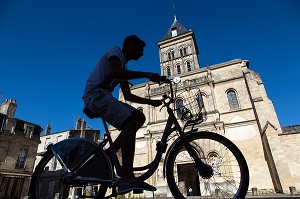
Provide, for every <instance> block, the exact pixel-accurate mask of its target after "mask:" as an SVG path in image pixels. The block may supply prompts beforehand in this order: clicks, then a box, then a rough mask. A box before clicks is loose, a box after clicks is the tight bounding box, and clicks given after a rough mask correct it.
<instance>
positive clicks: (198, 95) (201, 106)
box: [196, 93, 204, 110]
mask: <svg viewBox="0 0 300 199" xmlns="http://www.w3.org/2000/svg"><path fill="white" fill-rule="evenodd" d="M196 101H197V105H198V107H199V109H200V110H201V109H202V108H203V106H204V103H203V99H202V96H201V93H198V94H197V95H196Z"/></svg>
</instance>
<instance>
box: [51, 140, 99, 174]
mask: <svg viewBox="0 0 300 199" xmlns="http://www.w3.org/2000/svg"><path fill="white" fill-rule="evenodd" d="M96 147H97V144H96V143H95V142H93V141H91V140H89V139H85V138H70V139H66V140H62V141H61V142H58V143H56V144H54V145H53V146H52V147H50V148H49V149H48V150H52V151H54V152H55V153H56V154H57V155H58V156H59V157H60V158H61V160H62V161H63V163H64V164H65V165H66V166H67V167H68V168H70V169H72V168H73V167H74V166H76V164H77V163H78V162H80V160H82V159H85V158H87V157H88V156H89V155H90V153H91V152H92V151H93V150H94V149H95V148H96Z"/></svg>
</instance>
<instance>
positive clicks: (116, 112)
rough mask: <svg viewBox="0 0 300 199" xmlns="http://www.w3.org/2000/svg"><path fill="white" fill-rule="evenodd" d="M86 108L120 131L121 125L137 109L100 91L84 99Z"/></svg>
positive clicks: (106, 92) (109, 93)
mask: <svg viewBox="0 0 300 199" xmlns="http://www.w3.org/2000/svg"><path fill="white" fill-rule="evenodd" d="M84 101H85V104H86V106H87V107H88V108H89V109H90V111H92V112H97V113H99V115H100V117H101V118H103V119H104V120H105V121H107V122H108V123H109V124H111V125H112V126H114V127H115V128H117V129H118V130H122V125H123V123H124V122H125V120H127V119H128V118H129V117H130V116H131V115H132V114H131V113H132V112H134V111H136V110H137V109H136V108H134V107H132V106H130V105H128V104H126V103H123V102H121V101H119V100H118V99H116V98H115V97H113V96H112V94H111V92H109V91H107V90H104V89H101V91H100V92H99V93H97V95H95V96H90V97H88V98H85V99H84Z"/></svg>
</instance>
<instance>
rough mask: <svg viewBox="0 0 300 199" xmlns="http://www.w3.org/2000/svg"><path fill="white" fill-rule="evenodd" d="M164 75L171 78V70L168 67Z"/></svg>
mask: <svg viewBox="0 0 300 199" xmlns="http://www.w3.org/2000/svg"><path fill="white" fill-rule="evenodd" d="M166 75H167V76H168V77H170V76H171V69H170V66H167V67H166Z"/></svg>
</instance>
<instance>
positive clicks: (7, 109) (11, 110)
mask: <svg viewBox="0 0 300 199" xmlns="http://www.w3.org/2000/svg"><path fill="white" fill-rule="evenodd" d="M16 110H17V100H11V99H6V100H5V101H4V102H3V103H2V105H1V107H0V113H2V114H4V115H7V116H8V117H10V118H14V116H15V113H16Z"/></svg>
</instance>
